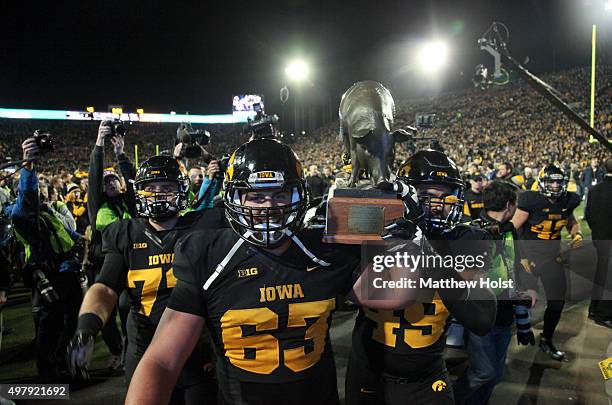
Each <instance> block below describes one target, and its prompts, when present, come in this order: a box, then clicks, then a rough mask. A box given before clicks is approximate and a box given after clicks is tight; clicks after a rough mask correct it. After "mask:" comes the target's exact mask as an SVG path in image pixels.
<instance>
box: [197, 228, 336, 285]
mask: <svg viewBox="0 0 612 405" xmlns="http://www.w3.org/2000/svg"><path fill="white" fill-rule="evenodd" d="M282 232H283V233H284V234H285V235H287V236H288V237H290V238H291V240H292V241H293V242H294V243H295V244H296V245H298V247H299V248H300V249H301V250H302V252H304V254H305V255H306V256H308V257H309V258H310V260H312V261H313V262H315V263H317V264H318V265H321V266H323V267H328V266H331V263H327V262H326V261H324V260H321V259H319V258H318V257H316V256H315V255H314V253H312V252H311V251H310V250H308V248H306V246H304V244H303V243H302V241H301V240H300V239H299V238H298V237H297V235H295V234H294V233H293V232H291V231H290V230H289V229H284V230H283V231H282ZM251 235H253V232H252V231H246V232H245V233H244V235H242V238H239V239H238V240H237V241H236V243H235V244H234V246H233V247H232V248H231V249H230V251H229V252H228V253H227V255H225V258H224V259H223V260H222V261H221V263H219V264H218V265H217V268H216V269H215V271H214V273H213V274H211V275H210V277H208V279H207V280H206V282H205V283H204V287H203V288H204V291H207V290H208V289H209V288H210V285H211V284H212V283H213V282H214V281H215V280H216V279H217V277H219V275H221V273H222V272H223V270H224V269H225V266H227V264H228V263H229V261H230V260H231V259H232V257H234V255H235V254H236V252H237V251H238V249H240V246H242V244H243V243H244V242H245V240H246V239H248V238H249V236H251Z"/></svg>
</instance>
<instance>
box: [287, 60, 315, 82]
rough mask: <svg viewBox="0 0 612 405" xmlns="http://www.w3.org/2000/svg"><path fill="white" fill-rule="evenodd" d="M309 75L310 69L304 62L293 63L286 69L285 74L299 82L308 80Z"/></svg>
mask: <svg viewBox="0 0 612 405" xmlns="http://www.w3.org/2000/svg"><path fill="white" fill-rule="evenodd" d="M309 73H310V69H309V68H308V65H307V64H306V62H304V61H303V60H296V61H293V62H291V63H290V64H289V65H288V66H287V67H286V68H285V74H286V75H287V76H289V79H291V80H295V81H298V82H299V81H302V80H304V79H306V78H307V77H308V74H309Z"/></svg>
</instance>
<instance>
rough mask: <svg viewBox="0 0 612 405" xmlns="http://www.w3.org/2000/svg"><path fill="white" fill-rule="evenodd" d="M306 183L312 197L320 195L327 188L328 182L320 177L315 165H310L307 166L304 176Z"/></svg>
mask: <svg viewBox="0 0 612 405" xmlns="http://www.w3.org/2000/svg"><path fill="white" fill-rule="evenodd" d="M306 184H307V185H308V187H309V189H310V195H311V197H312V198H317V197H321V196H322V195H323V194H324V193H325V190H327V189H328V188H329V184H328V183H327V182H326V181H325V180H324V179H323V177H321V174H320V173H319V168H318V167H317V165H310V167H309V168H308V176H306Z"/></svg>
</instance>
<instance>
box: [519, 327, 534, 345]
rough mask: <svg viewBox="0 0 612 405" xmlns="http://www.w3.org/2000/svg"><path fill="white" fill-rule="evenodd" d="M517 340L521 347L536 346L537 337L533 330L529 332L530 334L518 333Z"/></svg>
mask: <svg viewBox="0 0 612 405" xmlns="http://www.w3.org/2000/svg"><path fill="white" fill-rule="evenodd" d="M516 340H517V343H518V345H519V346H527V345H531V346H534V345H535V336H534V335H533V331H532V330H529V332H517V333H516Z"/></svg>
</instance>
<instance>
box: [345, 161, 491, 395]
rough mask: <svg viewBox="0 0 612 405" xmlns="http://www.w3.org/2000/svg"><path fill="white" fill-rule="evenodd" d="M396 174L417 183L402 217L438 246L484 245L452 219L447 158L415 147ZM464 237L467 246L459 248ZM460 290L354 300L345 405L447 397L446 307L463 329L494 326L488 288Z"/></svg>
mask: <svg viewBox="0 0 612 405" xmlns="http://www.w3.org/2000/svg"><path fill="white" fill-rule="evenodd" d="M397 178H398V180H399V181H400V182H401V183H400V184H403V185H402V186H400V188H402V189H405V188H406V187H409V188H412V187H414V188H416V193H414V195H411V194H412V193H407V194H406V195H405V196H404V197H403V200H404V204H405V206H406V209H405V217H406V218H407V219H409V220H410V221H409V222H412V223H416V224H418V226H419V227H421V228H423V231H424V233H425V235H426V237H427V239H428V240H429V241H430V242H431V244H432V245H433V247H434V249H436V251H437V252H438V253H439V254H442V255H446V254H451V255H455V254H466V253H474V254H483V253H484V250H479V249H486V243H485V242H482V241H483V240H484V239H486V238H487V235H486V234H485V233H484V231H482V230H480V229H478V228H475V227H471V226H468V225H466V224H459V221H460V219H461V214H462V209H463V189H464V184H463V181H462V180H461V177H460V173H459V170H458V169H457V167H456V165H455V163H454V162H453V161H452V160H451V159H450V158H448V157H447V156H446V155H445V154H444V153H442V152H439V151H435V150H421V151H418V152H416V153H415V154H414V155H413V156H412V157H411V158H409V159H408V160H407V161H406V162H404V163H403V164H402V165H401V166H400V168H399V170H398V173H397ZM398 191H399V190H398ZM396 229H397V228H395V229H394V230H392V232H391V235H392V236H398V237H400V238H402V239H404V238H406V236H407V234H406V232H405V230H404V231H397V230H396ZM409 238H410V237H409V233H408V239H409ZM460 240H464V241H465V240H469V242H468V243H464V244H463V245H464V246H461V247H460V246H458V244H461V242H453V241H460ZM478 241H481V242H478ZM465 245H472V246H473V247H474V250H473V251H472V252H468V251H465V250H464V248H465V247H466V246H465ZM476 246H478V247H476ZM450 271H451V272H452V273H455V271H454V269H452V270H450ZM455 276H456V277H459V276H458V275H457V274H456V273H455ZM460 292H461V291H456V289H446V288H441V289H438V290H431V291H427V295H426V298H425V299H422V300H420V301H418V302H415V303H413V304H412V305H410V306H407V307H406V308H404V309H400V310H380V309H378V310H376V309H369V308H360V310H359V313H358V315H357V320H356V322H355V330H354V332H353V344H352V347H351V354H350V358H349V365H348V369H347V377H346V403H347V405H355V404H377V405H378V404H405V403H408V402H410V401H414V403H419V404H453V403H454V401H453V391H452V388H451V383H450V379H449V377H448V374H447V371H446V365H445V362H444V359H443V351H444V347H445V340H446V336H445V331H446V327H447V324H448V322H447V321H448V320H449V317H450V316H451V315H452V316H454V317H455V318H456V319H457V320H458V321H459V322H461V323H462V324H463V325H464V326H465V327H466V328H467V329H469V330H470V331H472V332H474V333H476V334H478V335H484V334H486V333H487V332H488V331H489V330H490V328H491V327H492V326H493V323H494V320H495V310H496V301H495V297H494V295H493V294H492V293H491V291H489V290H484V289H470V290H469V300H468V299H467V298H466V297H465V296H460V297H461V298H460V299H458V296H457V293H460ZM476 300H478V301H476ZM411 403H412V402H411Z"/></svg>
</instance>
